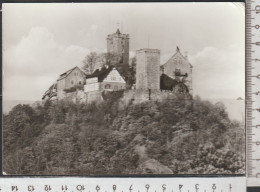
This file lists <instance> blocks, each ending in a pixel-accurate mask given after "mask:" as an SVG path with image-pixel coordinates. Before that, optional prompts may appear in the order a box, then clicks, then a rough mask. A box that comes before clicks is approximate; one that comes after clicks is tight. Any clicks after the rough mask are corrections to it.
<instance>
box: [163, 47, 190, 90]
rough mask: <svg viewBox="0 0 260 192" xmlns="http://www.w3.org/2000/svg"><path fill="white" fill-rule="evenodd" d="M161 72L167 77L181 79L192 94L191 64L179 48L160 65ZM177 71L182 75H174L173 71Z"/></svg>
mask: <svg viewBox="0 0 260 192" xmlns="http://www.w3.org/2000/svg"><path fill="white" fill-rule="evenodd" d="M161 68H162V73H164V74H166V75H168V76H169V77H171V78H173V79H176V78H179V79H180V80H183V82H184V84H185V85H186V86H187V87H188V89H189V92H190V94H192V66H191V64H190V63H189V61H188V58H187V57H184V56H183V55H182V54H181V52H180V50H179V49H178V50H177V52H176V53H175V54H174V55H173V56H172V57H171V58H170V59H169V60H168V61H167V62H166V63H165V64H163V65H162V66H161ZM176 70H177V71H179V72H180V74H181V75H182V76H176V74H175V72H176Z"/></svg>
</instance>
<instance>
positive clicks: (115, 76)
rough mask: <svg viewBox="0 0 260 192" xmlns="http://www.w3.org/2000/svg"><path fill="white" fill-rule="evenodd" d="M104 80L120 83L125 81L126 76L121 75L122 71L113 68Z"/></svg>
mask: <svg viewBox="0 0 260 192" xmlns="http://www.w3.org/2000/svg"><path fill="white" fill-rule="evenodd" d="M103 82H118V83H125V80H124V78H123V77H122V76H121V75H120V73H119V72H118V71H117V70H116V69H115V68H113V69H112V70H111V71H110V72H109V73H108V75H107V76H106V78H104V80H103Z"/></svg>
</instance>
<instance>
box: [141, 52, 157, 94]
mask: <svg viewBox="0 0 260 192" xmlns="http://www.w3.org/2000/svg"><path fill="white" fill-rule="evenodd" d="M136 89H144V90H148V89H157V90H158V89H160V50H158V49H140V50H137V51H136Z"/></svg>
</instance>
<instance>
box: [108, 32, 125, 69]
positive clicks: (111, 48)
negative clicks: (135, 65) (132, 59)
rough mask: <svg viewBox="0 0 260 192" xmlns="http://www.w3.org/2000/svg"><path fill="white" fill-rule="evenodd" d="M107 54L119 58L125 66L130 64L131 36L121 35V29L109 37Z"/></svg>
mask: <svg viewBox="0 0 260 192" xmlns="http://www.w3.org/2000/svg"><path fill="white" fill-rule="evenodd" d="M107 52H108V53H111V54H115V55H116V56H118V57H119V62H122V63H123V64H124V65H128V63H129V34H122V33H120V31H119V29H117V31H116V32H115V33H113V34H110V35H108V36H107Z"/></svg>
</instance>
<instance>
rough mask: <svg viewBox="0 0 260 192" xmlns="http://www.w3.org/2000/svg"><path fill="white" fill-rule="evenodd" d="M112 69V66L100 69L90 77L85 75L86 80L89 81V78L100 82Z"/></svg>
mask: <svg viewBox="0 0 260 192" xmlns="http://www.w3.org/2000/svg"><path fill="white" fill-rule="evenodd" d="M113 68H114V67H113V66H109V67H108V68H106V67H102V68H101V69H96V70H95V71H94V73H92V74H91V75H87V76H86V78H87V79H89V78H93V77H97V78H98V82H102V81H103V80H104V79H105V78H106V77H107V75H108V74H109V73H110V71H112V70H113Z"/></svg>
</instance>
